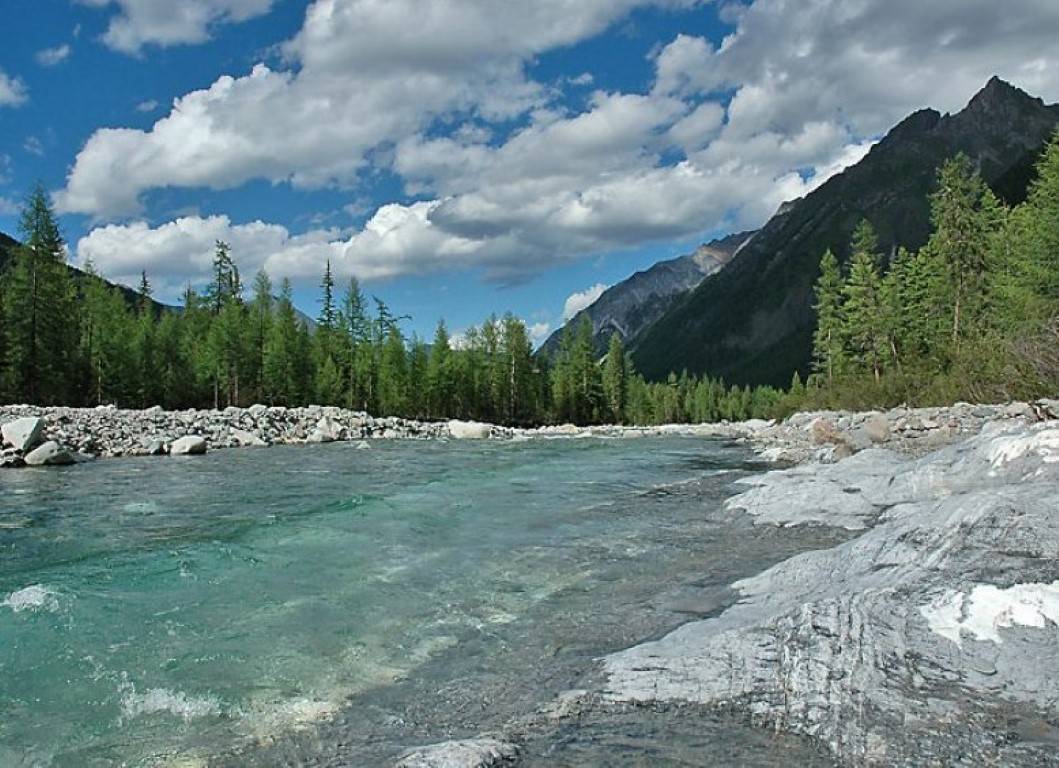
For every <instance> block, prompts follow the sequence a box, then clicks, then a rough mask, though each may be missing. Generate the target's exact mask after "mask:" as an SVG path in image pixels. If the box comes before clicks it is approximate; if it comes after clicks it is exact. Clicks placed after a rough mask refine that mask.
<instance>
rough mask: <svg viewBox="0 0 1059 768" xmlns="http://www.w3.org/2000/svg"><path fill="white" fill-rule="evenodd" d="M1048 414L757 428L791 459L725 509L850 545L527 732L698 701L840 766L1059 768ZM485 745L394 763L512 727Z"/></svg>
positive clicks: (750, 583) (1056, 576) (920, 416)
mask: <svg viewBox="0 0 1059 768" xmlns="http://www.w3.org/2000/svg"><path fill="white" fill-rule="evenodd" d="M1055 416H1056V413H1055V411H1054V410H1053V409H1052V404H1050V403H1047V402H1044V403H1035V404H1032V405H1030V404H1016V405H1011V406H997V407H980V406H955V407H953V408H949V409H937V410H932V411H900V412H891V413H888V414H857V415H854V414H833V413H832V414H802V415H798V416H796V417H794V418H792V419H791V420H789V421H787V422H784V423H783V424H772V425H765V426H759V427H756V428H755V429H753V430H751V433H750V434H748V435H746V436H745V437H746V439H748V440H751V441H753V442H754V444H755V446H756V447H757V448H758V449H759V450H760V451H762V452H764V453H766V454H770V453H771V454H773V455H777V454H780V453H782V454H783V455H784V457H785V458H788V459H791V460H797V459H799V458H801V459H802V460H803V463H800V464H796V465H795V466H793V467H790V468H787V469H780V470H776V471H772V472H768V473H765V474H762V475H756V476H753V477H749V478H747V479H745V480H743V481H741V482H740V485H741V486H743V489H742V492H741V493H739V494H738V495H736V496H734V497H732V498H731V499H730V500H729V501H728V506H729V508H731V509H733V510H742V511H744V512H746V513H748V514H750V515H752V516H753V517H754V520H755V522H756V523H758V524H761V525H770V526H779V527H789V526H800V525H826V526H835V527H841V528H845V529H847V530H850V531H863V532H862V533H860V534H859V536H857V537H856V538H853V539H852V540H850V541H848V542H846V543H844V544H841V545H839V546H837V547H834V548H832V549H827V550H820V551H814V552H809V553H806V554H802V555H799V556H796V557H793V558H791V559H790V560H787V561H785V562H783V563H780V564H779V565H777V566H775V567H773V568H771V569H769V570H767V571H765V572H763V573H761V574H759V575H758V576H755V577H752V578H749V579H745V580H743V581H740V582H737V583H736V584H734V585H733V589H734V590H735V593H736V594H735V597H734V598H733V599H732V601H731V602H730V603H729V604H727V606H725V605H721V606H719V607H718V609H717V611H716V614H715V615H714V616H711V617H708V618H705V619H703V620H699V621H695V622H692V623H689V624H686V625H684V626H682V627H681V628H679V629H677V630H675V631H674V632H672V633H670V634H669V635H667V636H665V637H663V638H662V639H660V640H658V641H654V642H649V643H645V644H642V645H639V646H635V647H632V648H630V649H628V650H626V651H623V652H620V653H617V654H614V655H612V656H609V657H607V658H605V659H603V660H602V664H603V677H602V682H601V683H600V684H599V685H598V687H596V688H594V689H592V690H581V691H570V692H567V693H566V694H563V695H562V696H560V698H559V699H558V700H557V701H556V702H555V703H554V704H552V705H546V706H544V707H543V708H542V710H541V714H540V718H541V720H545V719H547V718H553V719H555V720H557V721H562V722H565V723H566V724H567V725H565V726H563V727H566V728H571V727H576V725H574V724H575V723H576V722H577V721H578V718H581V717H584V716H586V714H587V713H589V712H592V711H593V710H605V711H609V710H612V709H617V710H619V711H620V710H626V709H628V708H630V707H632V708H634V709H637V708H643V707H646V708H649V709H650V710H652V711H656V710H658V708H672V707H706V708H707V709H710V708H713V709H718V710H722V711H726V712H735V713H739V714H742V715H743V716H744V717H747V718H749V719H750V720H751V721H753V722H755V723H757V724H758V725H760V726H762V727H765V728H769V729H773V730H776V731H781V732H786V733H794V734H798V735H802V736H804V737H807V738H809V739H811V740H812V741H814V742H816V743H817V744H819V745H820V746H821V747H822V748H823V749H825V750H826V751H828V752H830V753H831V755H833V756H834V757H835V758H836V759H837V760H838V761H839V762H840V763H841V764H844V765H858V766H859V765H864V766H911V765H915V766H938V767H940V766H980V765H1004V766H1045V765H1059V758H1057V757H1056V754H1057V747H1059V704H1057V702H1059V680H1057V679H1056V677H1055V675H1053V674H1052V673H1051V671H1052V670H1054V669H1056V668H1057V665H1059V514H1057V512H1059V422H1056V421H1054V420H1053V419H1054V418H1055ZM968 434H969V435H970V436H968ZM954 441H955V442H954ZM946 443H948V445H946ZM939 445H940V446H941V447H939ZM486 737H488V738H486ZM483 739H485V740H484V741H475V740H470V741H466V742H460V743H459V744H458V745H453V744H452V743H448V744H442V745H437V747H436V748H424V749H421V750H417V751H414V752H411V753H409V755H407V756H406V758H405V759H406V762H405V763H404V764H405V765H431V766H447V767H448V768H456V766H490V765H500V764H507V763H506V760H507V759H510V758H506V757H501V755H502V754H503V753H501V752H499V750H498V749H497V748H496V744H497V743H500V744H503V745H504V747H505V750H506V752H507V753H508V754H511V753H514V751H515V750H516V749H517V746H518V741H519V727H518V726H517V725H516V726H513V727H512V728H511V730H510V732H507V731H505V732H501V733H491V734H483ZM456 747H458V749H456ZM457 755H458V756H459V759H455V757H454V756H457Z"/></svg>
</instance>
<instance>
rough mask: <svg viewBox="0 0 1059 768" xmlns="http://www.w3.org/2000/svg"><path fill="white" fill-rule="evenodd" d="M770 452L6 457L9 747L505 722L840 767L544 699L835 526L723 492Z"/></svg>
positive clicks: (588, 446) (559, 753)
mask: <svg viewBox="0 0 1059 768" xmlns="http://www.w3.org/2000/svg"><path fill="white" fill-rule="evenodd" d="M754 469H755V467H753V466H752V465H750V464H747V455H746V454H745V453H744V452H743V451H742V450H741V449H737V448H734V447H731V446H726V445H724V444H722V443H718V442H711V441H706V440H697V439H690V438H666V439H654V438H651V439H642V440H555V441H534V442H526V443H499V442H488V443H485V442H482V443H470V442H467V443H451V444H444V443H437V442H397V441H384V442H383V441H380V442H376V443H373V444H372V447H371V449H370V450H357V449H356V448H355V446H353V445H351V444H341V445H339V444H335V445H326V446H311V447H276V448H271V449H267V450H256V451H255V450H240V451H222V452H216V453H211V454H209V455H207V456H205V457H188V458H176V457H174V458H171V459H148V458H144V459H122V460H113V461H100V462H96V463H94V464H91V465H81V466H76V467H71V468H66V469H50V470H24V471H17V472H16V471H8V472H4V473H2V474H0V498H2V499H3V504H2V506H0V766H3V768H7V767H8V766H38V765H39V766H111V765H128V766H148V765H182V766H185V765H204V764H209V765H233V766H235V765H239V766H243V765H286V764H293V765H298V764H313V765H352V766H359V765H375V764H386V763H387V762H388V761H389V760H390V759H392V757H393V756H394V755H395V754H397V753H399V752H400V751H401V750H402V749H404V748H405V747H408V746H414V745H417V744H424V743H431V742H433V741H439V740H444V739H447V738H453V737H465V736H472V735H475V734H477V733H479V732H483V731H488V730H493V731H504V732H505V733H508V734H510V735H513V736H517V737H518V739H519V741H520V742H521V743H523V744H524V745H525V751H524V756H523V762H524V763H525V764H528V765H700V764H701V765H707V764H714V763H711V762H710V761H711V759H713V760H721V761H722V764H724V760H723V756H725V755H735V754H738V755H739V756H740V757H739V759H738V762H737V763H735V764H741V765H762V766H765V765H779V764H781V763H789V762H790V759H791V756H792V755H798V756H799V757H798V761H799V764H804V765H810V764H815V762H819V764H826V763H824V762H822V761H821V760H820V758H818V757H817V756H816V755H815V753H814V752H812V751H811V750H810V749H809V748H808V747H806V746H805V745H803V744H801V743H800V742H797V741H793V740H790V739H786V740H784V739H777V738H776V737H771V736H763V735H762V734H761V733H760V732H758V731H754V730H751V729H750V728H748V727H747V726H745V725H744V724H742V723H741V722H738V721H735V720H726V719H724V718H719V717H718V716H715V715H710V716H705V715H703V714H701V713H700V714H697V715H695V716H689V715H688V714H687V713H682V714H679V715H677V714H673V713H670V714H666V715H660V714H659V713H655V712H648V711H640V710H631V711H630V710H621V711H612V710H608V709H607V708H605V707H591V708H586V710H585V711H584V712H583V713H582V714H581V715H580V716H579V718H578V719H577V720H576V722H571V721H570V720H564V721H561V722H557V721H552V720H550V719H548V718H545V717H542V716H541V715H540V714H539V711H540V709H541V707H542V705H546V704H547V703H548V702H549V701H551V700H552V699H553V697H554V695H555V694H557V693H559V692H561V691H563V690H567V689H571V688H579V687H582V688H589V687H591V686H592V684H593V683H594V682H598V680H597V676H598V663H597V662H596V659H598V657H599V656H600V655H602V654H604V653H607V652H609V651H613V650H617V649H620V648H622V647H626V646H628V645H630V644H632V643H635V642H638V641H641V640H643V639H647V638H650V637H653V636H657V635H658V634H661V633H663V632H665V631H667V630H668V629H671V628H672V627H674V626H677V625H678V624H680V623H682V622H684V621H687V620H690V619H692V618H697V617H700V616H703V615H710V614H711V613H714V612H716V611H719V610H722V609H723V607H724V606H725V605H727V604H729V603H730V601H731V600H732V599H733V595H732V593H731V592H730V591H729V590H728V589H727V588H726V585H728V584H729V583H731V582H732V581H733V580H735V579H737V578H740V577H742V576H746V575H749V574H752V573H756V572H758V571H760V570H762V569H763V568H764V567H767V566H768V565H771V564H772V563H774V562H776V561H778V560H781V559H783V558H785V557H787V556H789V555H791V554H793V553H795V552H797V551H802V550H804V549H808V548H815V547H819V546H829V545H830V544H832V543H834V540H835V539H834V537H835V536H838V535H840V534H838V533H836V532H831V531H828V530H825V529H805V530H799V531H795V532H792V531H777V530H775V529H772V528H768V527H763V526H758V527H754V526H752V525H751V524H750V523H749V522H748V521H747V520H746V519H745V517H744V516H742V515H739V514H738V513H728V512H724V511H723V510H722V509H721V504H720V502H721V500H722V499H723V498H724V497H725V496H727V495H729V494H730V493H731V481H732V480H734V479H735V478H737V477H739V476H741V475H742V474H745V473H747V472H749V471H752V470H754ZM814 761H815V762H814ZM727 764H733V763H732V762H730V761H728V762H727Z"/></svg>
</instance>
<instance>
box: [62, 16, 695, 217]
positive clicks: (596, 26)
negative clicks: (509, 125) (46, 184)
mask: <svg viewBox="0 0 1059 768" xmlns="http://www.w3.org/2000/svg"><path fill="white" fill-rule="evenodd" d="M126 1H127V0H126ZM696 1H697V0H541V1H540V2H533V3H512V4H507V5H505V6H504V11H503V12H502V13H500V12H497V8H496V6H495V4H494V3H493V2H492V1H491V0H448V1H447V2H444V3H430V4H423V3H420V2H418V0H386V1H385V2H383V1H382V0H316V2H314V3H313V4H312V5H311V6H310V7H309V9H308V11H307V14H306V19H305V24H304V26H303V27H302V29H301V31H300V32H299V33H298V35H297V36H296V37H295V38H293V39H292V40H291V41H289V42H288V43H287V44H286V45H285V46H284V52H285V54H286V56H287V57H288V58H289V59H290V60H291V61H292V63H293V64H295V65H296V67H295V66H292V68H291V69H288V70H283V71H274V70H272V69H270V68H268V67H266V66H264V65H261V64H259V65H257V66H255V67H254V68H253V69H252V71H251V72H250V73H249V74H248V75H244V76H241V77H231V76H225V77H221V78H220V79H218V80H217V81H216V82H215V83H213V84H212V85H211V86H210V87H209V88H206V89H204V90H200V91H194V92H192V93H189V94H187V95H185V96H183V97H182V98H180V99H178V100H177V101H176V102H175V104H174V106H173V108H172V110H171V111H170V113H169V114H168V115H167V116H166V117H164V118H163V119H161V120H159V121H158V122H157V123H155V125H154V126H153V127H152V128H151V129H150V130H147V131H139V130H131V129H103V130H100V131H97V132H96V133H95V134H93V135H92V137H91V138H90V139H89V140H88V142H87V144H86V145H85V147H84V148H83V149H82V150H81V152H80V153H79V154H78V156H77V159H76V161H75V163H74V167H73V169H72V171H71V172H70V175H69V178H68V180H67V187H66V190H65V192H64V193H63V194H60V195H59V197H58V201H57V202H58V203H59V205H60V207H61V208H62V209H63V210H65V211H68V212H77V213H87V214H91V215H94V216H98V217H102V218H118V217H121V216H124V215H130V214H136V213H137V212H138V211H139V210H140V197H141V195H142V193H143V192H145V191H147V190H149V189H153V188H157V187H164V186H203V187H210V188H213V189H227V188H231V187H235V186H238V185H240V184H242V183H244V182H245V181H247V180H249V179H255V178H263V179H268V180H270V181H273V182H282V181H290V182H292V183H294V184H295V185H296V186H311V187H316V186H321V185H326V184H330V183H339V184H347V185H348V184H352V183H353V182H355V180H356V177H357V172H358V171H360V170H361V169H363V168H364V166H365V164H366V162H367V159H368V156H369V154H370V153H371V152H372V151H373V150H375V149H376V148H378V147H380V146H381V145H385V144H389V143H391V142H395V141H398V140H400V139H401V138H403V137H408V136H412V135H414V134H416V133H417V132H419V131H420V130H423V129H425V128H427V127H428V126H429V125H430V124H431V122H432V121H433V120H434V119H436V118H438V117H439V116H446V115H452V114H454V113H459V114H474V115H478V116H481V117H483V118H485V119H506V118H511V117H515V116H517V115H520V114H522V113H524V112H525V111H526V110H527V109H529V108H531V107H534V106H539V105H540V104H542V103H543V100H544V93H545V89H544V88H543V87H542V86H541V85H539V84H537V83H534V82H532V81H529V80H527V79H526V77H525V74H524V65H525V62H526V61H527V60H529V59H530V58H531V57H533V56H534V55H536V54H537V53H540V52H542V51H545V50H548V49H550V48H554V47H556V46H561V45H568V44H571V43H574V42H576V41H578V40H581V39H584V38H585V37H588V36H591V35H593V34H595V33H598V32H599V31H601V30H603V29H604V28H605V27H606V26H608V25H609V24H611V23H613V22H614V21H615V20H616V19H619V18H621V17H622V16H624V15H625V14H626V13H628V12H629V11H630V10H631V9H632V8H634V7H636V6H639V5H648V4H654V5H658V4H664V5H673V6H676V5H690V4H693V3H694V2H696ZM91 2H96V3H100V2H104V0H91ZM159 2H161V0H159ZM149 5H150V4H149ZM164 5H165V7H166V8H168V7H169V2H168V0H166V2H165V3H164ZM411 18H414V19H416V23H415V24H409V23H408V20H409V19H411ZM118 167H120V168H121V174H120V177H121V183H120V184H118V183H115V178H116V176H115V175H114V169H115V168H118Z"/></svg>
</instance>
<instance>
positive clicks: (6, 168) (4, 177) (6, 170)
mask: <svg viewBox="0 0 1059 768" xmlns="http://www.w3.org/2000/svg"><path fill="white" fill-rule="evenodd" d="M10 181H11V155H5V154H2V153H0V184H7V183H8V182H10Z"/></svg>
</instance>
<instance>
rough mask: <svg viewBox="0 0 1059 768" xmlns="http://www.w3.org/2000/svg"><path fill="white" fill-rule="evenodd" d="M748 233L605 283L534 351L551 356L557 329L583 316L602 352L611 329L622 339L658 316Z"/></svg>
mask: <svg viewBox="0 0 1059 768" xmlns="http://www.w3.org/2000/svg"><path fill="white" fill-rule="evenodd" d="M752 235H753V233H752V232H740V233H739V234H736V235H729V236H728V237H726V238H724V239H722V240H714V241H713V242H712V243H707V244H706V245H702V246H699V248H698V249H697V250H696V251H695V253H692V254H688V255H687V256H679V257H677V258H675V259H669V260H667V261H660V262H658V263H657V264H655V265H653V266H652V267H650V268H648V269H645V270H643V271H642V272H637V273H636V274H634V275H633V276H632V277H630V278H628V279H626V280H623V281H622V282H620V283H618V284H617V285H613V286H611V287H610V288H608V289H607V290H606V291H604V292H603V294H602V295H601V296H600V297H599V298H598V299H596V300H595V301H594V302H592V304H591V305H589V306H588V307H586V308H585V309H583V310H581V311H580V312H578V313H577V314H576V315H574V316H573V317H572V318H571V319H570V320H569V321H568V322H567V323H566V325H564V326H563V328H560V329H558V330H557V331H555V332H554V333H553V334H552V335H551V336H549V337H548V340H547V341H545V342H544V344H542V345H541V348H540V354H543V355H549V356H550V355H554V354H555V353H556V352H557V351H558V349H559V342H560V341H561V339H562V335H563V330H564V329H565V328H566V327H572V326H576V325H577V324H578V323H580V322H581V318H583V317H586V316H587V317H588V319H589V320H591V322H592V335H593V340H594V342H595V345H596V351H597V352H598V353H599V354H600V355H601V356H602V355H603V354H604V353H605V352H606V349H607V344H608V343H609V341H610V337H611V334H614V333H616V334H618V336H619V337H621V339H622V341H623V342H628V340H630V339H633V338H635V337H636V336H637V334H639V333H641V332H642V331H643V330H644V329H646V328H647V327H648V326H650V325H651V324H652V323H654V322H655V321H656V320H658V319H659V318H660V317H662V315H664V314H665V312H666V310H668V309H669V308H671V307H672V306H673V304H674V303H675V302H676V301H677V300H678V299H679V298H680V297H681V296H683V295H685V294H686V293H687V292H688V291H690V290H692V289H693V288H695V287H696V286H697V285H699V284H700V283H701V282H702V281H703V280H705V279H706V278H707V277H708V276H710V275H712V274H714V273H715V272H718V271H719V270H721V269H723V268H724V267H725V266H726V265H727V264H728V262H729V261H731V259H732V256H733V255H734V254H735V252H736V251H737V250H738V249H739V247H740V246H742V245H743V244H744V243H746V242H747V241H748V240H749V239H750V238H751V236H752Z"/></svg>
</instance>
